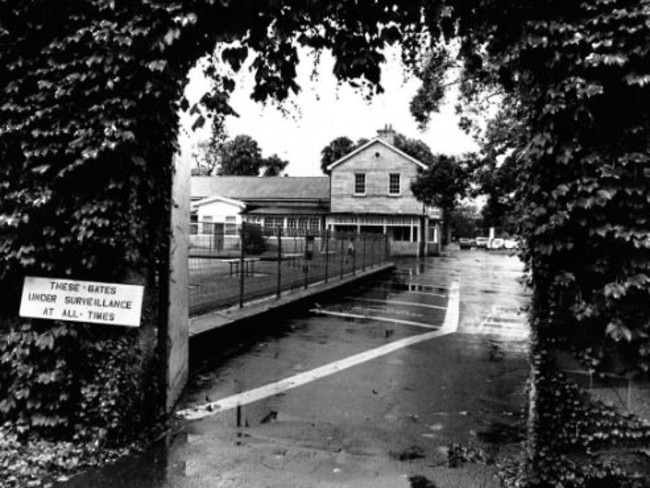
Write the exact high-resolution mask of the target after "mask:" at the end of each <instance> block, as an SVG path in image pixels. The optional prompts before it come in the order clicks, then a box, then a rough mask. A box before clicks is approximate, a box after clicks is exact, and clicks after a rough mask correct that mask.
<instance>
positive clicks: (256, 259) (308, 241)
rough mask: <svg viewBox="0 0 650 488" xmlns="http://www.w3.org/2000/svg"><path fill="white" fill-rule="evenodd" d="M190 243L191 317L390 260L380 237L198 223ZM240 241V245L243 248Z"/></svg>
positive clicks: (246, 225) (338, 276) (323, 280)
mask: <svg viewBox="0 0 650 488" xmlns="http://www.w3.org/2000/svg"><path fill="white" fill-rule="evenodd" d="M226 225H228V224H226ZM199 226H200V227H199V228H195V233H193V234H192V235H191V239H190V243H191V245H190V257H189V272H190V290H189V303H190V315H194V316H195V315H200V314H203V313H206V312H210V311H213V310H217V309H220V308H226V307H230V306H233V305H239V306H240V307H243V306H244V304H245V303H246V302H248V301H250V300H254V299H257V298H262V297H266V296H276V297H278V298H279V297H280V296H282V294H283V293H286V292H287V291H288V290H291V289H296V288H307V286H309V285H310V284H311V283H317V282H328V281H332V280H336V279H342V278H344V277H346V276H350V275H354V274H356V273H358V272H362V271H365V270H366V269H370V268H372V267H375V266H378V265H380V264H383V263H385V262H387V261H388V256H389V242H388V237H387V236H386V235H384V234H376V233H370V234H365V233H361V234H359V233H340V232H330V231H323V232H314V231H311V230H309V229H288V230H287V229H283V228H281V227H277V228H262V227H260V226H259V225H256V224H246V223H244V224H241V225H235V224H232V225H231V226H230V227H228V228H226V227H225V226H224V224H214V223H201V224H199ZM242 243H243V245H242Z"/></svg>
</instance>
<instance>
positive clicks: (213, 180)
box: [191, 176, 330, 201]
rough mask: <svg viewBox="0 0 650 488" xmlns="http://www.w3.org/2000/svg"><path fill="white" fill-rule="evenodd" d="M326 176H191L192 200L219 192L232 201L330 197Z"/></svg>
mask: <svg viewBox="0 0 650 488" xmlns="http://www.w3.org/2000/svg"><path fill="white" fill-rule="evenodd" d="M329 189H330V187H329V177H327V176H297V177H296V176H294V177H289V176H273V177H258V176H193V177H192V183H191V196H192V198H193V199H197V198H205V197H210V196H213V195H219V196H222V197H226V198H231V199H234V200H242V201H250V200H323V199H329Z"/></svg>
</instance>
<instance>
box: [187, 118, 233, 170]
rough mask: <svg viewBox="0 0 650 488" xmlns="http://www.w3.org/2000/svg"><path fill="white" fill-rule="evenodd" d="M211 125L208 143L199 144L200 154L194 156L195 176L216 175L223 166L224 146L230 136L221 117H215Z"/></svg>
mask: <svg viewBox="0 0 650 488" xmlns="http://www.w3.org/2000/svg"><path fill="white" fill-rule="evenodd" d="M211 125H212V130H211V132H210V138H209V139H208V140H207V141H201V142H199V143H198V152H197V153H196V154H192V156H193V157H194V161H195V164H196V166H195V167H194V168H192V175H194V176H211V175H214V174H215V173H216V172H217V170H218V168H219V165H220V164H221V158H222V153H223V146H224V144H225V143H226V141H227V140H228V135H227V133H226V129H225V127H224V124H223V120H222V118H221V117H214V118H213V119H212V124H211Z"/></svg>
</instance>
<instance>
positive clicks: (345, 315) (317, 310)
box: [310, 308, 440, 330]
mask: <svg viewBox="0 0 650 488" xmlns="http://www.w3.org/2000/svg"><path fill="white" fill-rule="evenodd" d="M310 312H314V313H318V314H321V315H331V316H332V317H343V318H346V319H365V320H376V321H377V322H390V323H391V324H402V325H414V326H416V327H424V328H425V329H436V330H439V329H440V326H439V325H431V324H425V323H422V322H412V321H410V320H401V319H392V318H390V317H376V316H374V315H361V314H358V313H346V312H333V311H330V310H325V309H324V308H312V309H311V310H310Z"/></svg>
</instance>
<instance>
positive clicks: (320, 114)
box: [181, 51, 476, 176]
mask: <svg viewBox="0 0 650 488" xmlns="http://www.w3.org/2000/svg"><path fill="white" fill-rule="evenodd" d="M333 64H334V61H333V58H332V56H331V55H329V54H328V53H323V55H322V56H321V60H320V64H319V69H318V76H317V78H316V79H311V78H312V77H311V76H310V75H311V73H312V71H313V66H314V65H313V60H311V59H308V60H307V61H306V62H303V63H301V65H300V66H299V67H298V84H299V85H300V86H301V87H302V91H301V92H300V94H299V95H298V96H296V97H294V98H293V99H292V100H291V102H290V103H288V104H285V105H284V107H285V109H286V110H285V112H286V111H288V112H289V114H288V115H287V114H286V113H282V111H281V110H279V109H278V108H277V107H275V106H274V105H266V106H264V105H261V104H259V103H255V102H253V101H252V100H251V99H250V93H251V87H252V84H253V79H252V76H251V75H250V74H249V72H248V71H247V70H246V69H245V68H243V69H242V72H241V73H240V74H238V75H237V76H236V81H237V89H236V91H235V92H234V94H233V96H232V99H231V105H232V107H233V108H234V109H235V111H236V112H237V113H239V115H240V116H239V117H229V118H228V120H227V121H226V126H227V130H228V135H229V136H230V137H234V136H236V135H239V134H247V135H250V136H252V137H253V138H254V139H255V140H257V142H258V143H259V145H260V147H261V148H262V153H263V155H264V156H270V155H271V154H273V153H276V154H278V155H279V156H280V157H281V158H283V159H286V160H288V161H289V166H288V167H287V171H286V172H287V173H288V174H289V175H290V176H319V175H322V173H321V171H320V152H321V150H322V149H323V147H324V146H325V145H327V144H328V143H329V142H330V141H331V140H332V139H335V138H336V137H339V136H347V137H349V138H350V139H352V140H357V139H359V138H361V137H365V138H371V137H374V136H375V135H376V132H377V130H378V129H380V128H382V127H383V126H384V125H385V124H391V125H392V126H393V128H394V129H395V130H396V131H398V132H401V133H403V134H405V135H406V136H408V137H412V138H417V139H421V140H423V141H424V142H425V143H427V144H428V145H429V146H430V147H431V149H432V150H433V152H434V153H447V154H459V153H463V152H467V151H471V150H474V149H475V148H476V146H475V144H474V142H473V140H472V139H471V138H470V137H469V136H467V135H466V134H465V133H463V132H462V131H461V130H460V129H459V128H458V125H457V118H456V117H455V115H454V109H453V100H452V103H448V104H447V105H446V106H445V108H444V109H443V110H442V112H441V113H440V114H436V115H434V116H433V117H432V120H431V123H430V124H429V127H428V129H427V130H426V131H425V132H420V131H419V130H418V128H417V124H416V123H415V121H414V120H413V118H412V116H411V115H410V113H409V103H410V101H411V98H412V97H413V95H414V94H415V91H416V90H417V87H418V82H417V80H414V79H410V80H409V79H405V75H404V71H403V69H402V66H401V63H400V61H399V57H398V55H397V53H396V52H395V51H391V52H389V53H388V54H387V63H386V65H385V66H384V67H383V69H382V85H383V86H384V89H385V93H383V94H382V95H376V96H375V97H374V99H373V100H372V102H367V101H365V100H364V98H363V96H362V95H361V94H359V93H357V92H356V91H355V90H354V89H352V88H351V87H349V86H348V85H342V86H338V87H337V84H336V80H335V78H334V75H332V67H333ZM207 88H208V83H207V82H206V80H205V79H203V76H202V74H201V70H199V69H195V70H193V72H192V73H191V75H190V84H189V86H188V88H187V91H186V93H187V96H188V98H190V102H194V101H196V100H198V99H199V98H200V96H201V94H202V93H204V92H205V90H206V89H207ZM182 120H183V121H184V124H183V126H184V127H185V128H187V127H189V125H191V124H190V123H189V118H188V117H187V116H186V115H185V116H184V117H182ZM208 129H209V124H206V126H205V127H204V129H202V130H197V131H196V132H194V133H192V132H191V131H189V130H187V129H185V130H184V131H183V132H182V134H181V149H182V151H183V153H184V155H186V156H187V154H188V153H191V151H192V150H193V148H194V147H195V146H196V144H197V142H198V141H200V140H201V139H207V138H208V136H209V134H208Z"/></svg>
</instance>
